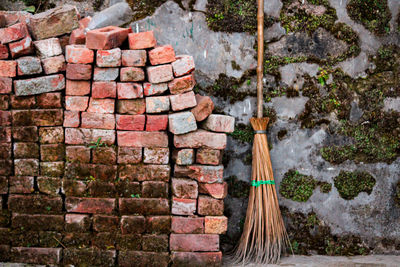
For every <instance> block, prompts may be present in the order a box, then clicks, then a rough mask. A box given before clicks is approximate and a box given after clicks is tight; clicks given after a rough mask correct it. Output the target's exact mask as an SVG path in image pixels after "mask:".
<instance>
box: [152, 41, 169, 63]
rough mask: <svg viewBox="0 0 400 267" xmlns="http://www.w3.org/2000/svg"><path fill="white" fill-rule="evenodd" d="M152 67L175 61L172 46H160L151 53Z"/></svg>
mask: <svg viewBox="0 0 400 267" xmlns="http://www.w3.org/2000/svg"><path fill="white" fill-rule="evenodd" d="M149 60H150V63H151V65H160V64H165V63H171V62H173V61H175V51H174V48H173V47H172V46H171V45H164V46H158V47H156V48H154V49H152V50H150V51H149Z"/></svg>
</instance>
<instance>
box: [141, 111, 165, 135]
mask: <svg viewBox="0 0 400 267" xmlns="http://www.w3.org/2000/svg"><path fill="white" fill-rule="evenodd" d="M167 126H168V115H146V131H147V132H154V131H164V130H167Z"/></svg>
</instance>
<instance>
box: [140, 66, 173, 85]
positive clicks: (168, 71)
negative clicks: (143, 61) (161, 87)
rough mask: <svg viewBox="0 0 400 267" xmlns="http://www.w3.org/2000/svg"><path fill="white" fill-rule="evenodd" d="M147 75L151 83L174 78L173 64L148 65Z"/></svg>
mask: <svg viewBox="0 0 400 267" xmlns="http://www.w3.org/2000/svg"><path fill="white" fill-rule="evenodd" d="M146 70H147V77H148V79H149V82H151V83H164V82H169V81H172V80H173V79H174V75H173V74H172V65H170V64H167V65H160V66H153V67H147V69H146Z"/></svg>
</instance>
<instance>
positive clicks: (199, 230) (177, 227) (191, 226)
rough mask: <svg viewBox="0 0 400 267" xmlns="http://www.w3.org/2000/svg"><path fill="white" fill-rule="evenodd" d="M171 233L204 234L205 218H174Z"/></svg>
mask: <svg viewBox="0 0 400 267" xmlns="http://www.w3.org/2000/svg"><path fill="white" fill-rule="evenodd" d="M171 231H172V232H173V233H175V234H204V218H202V217H179V216H173V217H172V221H171Z"/></svg>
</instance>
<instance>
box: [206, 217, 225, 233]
mask: <svg viewBox="0 0 400 267" xmlns="http://www.w3.org/2000/svg"><path fill="white" fill-rule="evenodd" d="M226 230H228V218H227V217H225V216H206V217H205V218H204V232H205V233H206V234H219V235H220V234H225V233H226Z"/></svg>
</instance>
